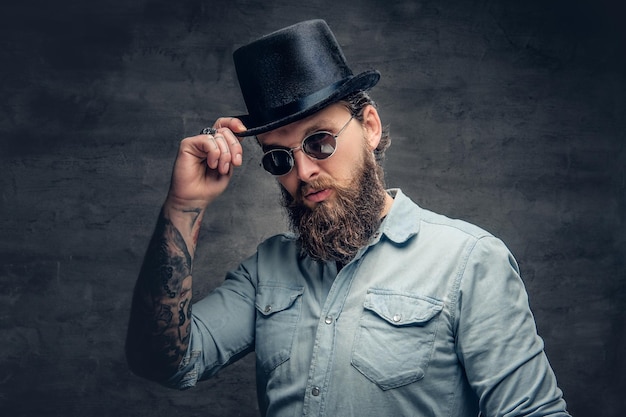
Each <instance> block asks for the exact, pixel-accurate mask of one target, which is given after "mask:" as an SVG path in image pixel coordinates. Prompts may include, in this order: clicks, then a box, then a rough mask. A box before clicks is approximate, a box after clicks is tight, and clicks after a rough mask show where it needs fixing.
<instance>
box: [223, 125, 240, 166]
mask: <svg viewBox="0 0 626 417" xmlns="http://www.w3.org/2000/svg"><path fill="white" fill-rule="evenodd" d="M219 132H220V134H221V135H223V138H224V143H225V144H226V146H227V147H228V150H229V152H230V154H231V163H232V164H233V165H236V166H240V165H241V164H242V161H243V148H242V146H241V142H240V140H241V139H239V138H238V137H237V136H235V135H234V134H233V132H232V131H231V130H230V129H220V131H219Z"/></svg>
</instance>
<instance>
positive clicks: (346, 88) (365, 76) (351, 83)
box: [235, 70, 380, 137]
mask: <svg viewBox="0 0 626 417" xmlns="http://www.w3.org/2000/svg"><path fill="white" fill-rule="evenodd" d="M379 80H380V72H378V71H376V70H370V71H365V72H362V73H361V74H358V75H355V76H353V77H350V78H347V79H346V80H345V81H344V82H343V83H341V84H340V85H339V86H338V87H337V88H336V89H335V90H334V91H332V92H331V93H329V94H328V95H327V96H326V97H324V98H322V99H320V100H317V101H315V102H314V103H311V104H310V105H308V106H307V107H306V108H304V109H302V110H300V111H297V112H295V113H293V114H290V115H288V116H285V117H282V118H280V119H278V120H275V121H272V122H270V123H266V124H263V125H261V126H254V127H249V125H251V124H252V125H254V121H252V120H251V118H250V116H249V115H241V116H235V117H237V118H238V119H240V120H241V121H242V122H243V124H244V126H246V127H248V130H245V131H243V132H235V135H237V136H239V137H245V136H255V135H259V134H261V133H265V132H269V131H270V130H274V129H278V128H279V127H282V126H285V125H288V124H289V123H293V122H296V121H298V120H301V119H304V118H305V117H307V116H310V115H311V114H313V113H315V112H317V111H319V110H321V109H323V108H324V107H326V106H328V105H330V104H333V103H335V102H337V101H340V100H341V99H342V98H344V97H346V96H347V95H349V94H351V93H354V92H356V91H366V90H369V89H370V88H372V87H373V86H375V85H376V84H377V83H378V81H379Z"/></svg>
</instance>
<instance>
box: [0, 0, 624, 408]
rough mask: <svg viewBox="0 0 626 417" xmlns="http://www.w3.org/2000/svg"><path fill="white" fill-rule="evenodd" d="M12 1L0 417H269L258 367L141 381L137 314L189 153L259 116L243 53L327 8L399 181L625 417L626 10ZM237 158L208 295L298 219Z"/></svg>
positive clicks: (339, 1) (202, 281) (2, 181)
mask: <svg viewBox="0 0 626 417" xmlns="http://www.w3.org/2000/svg"><path fill="white" fill-rule="evenodd" d="M6 3H8V2H3V4H2V6H0V97H1V99H0V138H1V142H0V172H1V175H0V190H1V193H2V194H1V196H2V199H1V201H0V337H1V339H2V341H3V343H1V344H0V414H2V415H11V416H79V415H80V416H95V417H99V416H148V415H150V416H154V415H157V416H159V415H172V416H256V415H257V410H256V398H255V390H254V381H253V367H254V360H253V358H252V357H251V356H250V357H247V358H245V359H244V360H243V361H241V362H239V363H237V364H235V365H233V366H232V367H231V368H230V369H228V370H226V371H224V372H223V373H221V374H220V375H219V376H218V377H217V378H215V379H213V380H211V381H208V382H205V383H203V384H201V385H200V386H198V387H197V388H196V389H194V390H191V391H186V392H176V391H171V390H167V389H164V388H161V387H160V386H157V385H155V384H152V383H149V382H146V381H143V380H141V379H139V378H137V377H135V376H134V375H132V374H130V372H129V371H128V370H127V368H126V364H125V361H124V356H123V339H124V333H125V327H126V320H127V316H128V311H129V303H130V297H131V291H132V287H133V284H134V280H135V277H136V275H137V272H138V270H139V266H140V264H141V260H142V257H143V253H144V251H145V248H146V246H147V244H148V239H149V236H150V234H151V232H152V229H153V225H154V222H155V220H156V217H157V214H158V211H159V207H160V204H161V202H162V201H163V198H164V197H165V194H166V192H167V187H168V179H169V173H170V168H171V164H172V162H173V159H174V156H175V152H176V148H177V143H178V141H179V140H180V139H181V138H183V137H185V136H187V135H191V134H195V133H196V132H197V131H198V130H199V129H200V128H202V127H204V126H205V125H208V124H211V123H212V121H213V120H214V119H215V118H216V117H217V116H220V115H225V114H226V115H229V114H238V113H241V112H244V111H245V109H244V107H243V105H242V101H241V99H240V96H239V92H238V87H237V82H236V80H235V78H234V71H233V68H232V64H231V62H232V61H231V53H232V51H233V50H234V49H235V48H236V47H237V46H239V45H241V44H243V43H246V42H248V41H250V40H252V39H253V38H255V37H257V36H259V35H261V34H264V33H267V32H269V31H272V30H275V29H277V28H280V27H283V26H286V25H288V24H291V23H294V22H296V21H299V20H304V19H308V18H313V17H321V18H324V19H326V20H327V21H328V22H329V24H330V26H331V27H332V28H333V30H334V31H335V33H336V35H337V36H338V38H339V40H340V42H341V43H342V45H343V46H344V51H345V53H346V55H347V57H348V60H349V61H350V62H351V64H352V66H353V67H354V68H355V69H356V70H357V71H360V70H363V69H366V68H370V67H374V68H377V69H379V70H380V71H381V72H382V73H383V78H382V80H381V82H380V83H379V85H378V86H377V87H376V88H375V89H374V90H373V96H374V98H375V99H377V101H378V102H379V104H380V110H381V114H382V117H383V121H384V122H385V123H387V124H389V125H390V126H391V132H392V136H393V139H394V143H393V145H392V148H391V149H390V151H389V155H388V160H387V180H388V184H389V185H390V186H400V187H402V188H403V190H404V191H405V193H407V194H408V195H410V196H411V197H413V198H414V199H415V200H416V201H418V202H419V203H420V204H421V205H422V206H424V207H427V208H430V209H433V210H435V211H438V212H441V213H444V214H447V215H450V216H453V217H461V218H464V219H466V220H469V221H471V222H474V223H476V224H478V225H480V226H482V227H484V228H486V229H488V230H490V231H491V232H493V233H494V234H496V235H497V236H499V237H501V238H502V239H503V240H504V241H505V242H507V244H508V245H509V247H510V248H511V250H512V251H513V253H514V254H515V255H516V257H517V259H518V261H519V263H520V266H521V269H522V273H523V278H524V281H525V282H526V285H527V288H528V291H529V294H530V301H531V306H532V308H533V310H534V313H535V316H536V320H537V324H538V327H539V330H540V333H541V334H542V336H543V337H544V339H545V342H546V350H547V353H548V356H549V358H550V360H551V362H552V364H553V367H554V369H555V371H556V373H557V377H558V379H559V383H560V385H561V387H562V388H563V390H564V392H565V396H566V400H567V401H568V404H569V406H570V410H571V412H572V413H574V414H575V415H576V416H579V417H584V416H621V415H623V411H622V410H623V409H624V408H625V407H626V402H625V397H624V395H623V393H624V392H626V378H625V377H624V375H626V361H625V360H624V355H623V353H624V344H625V343H626V340H625V338H626V336H625V335H626V317H625V311H626V282H625V281H626V268H625V263H624V257H625V255H626V250H625V243H626V242H625V241H626V225H625V217H626V215H625V213H626V185H625V182H626V177H625V171H624V165H625V163H626V152H625V149H624V142H625V140H626V118H625V115H626V75H625V74H626V60H625V58H624V56H625V53H626V29H623V21H624V17H625V16H626V14H625V7H624V6H623V2H618V1H610V0H600V1H592V0H580V1H573V2H572V1H567V2H566V1H564V0H556V1H542V0H528V1H517V2H515V1H496V0H493V1H488V0H487V1H467V0H450V1H443V0H441V1H426V0H425V1H409V0H401V1H387V2H382V1H378V0H370V1H358V0H332V1H331V0H323V1H318V2H311V4H306V3H301V2H293V1H290V0H280V1H269V0H234V1H233V0H230V1H210V0H207V1H200V0H183V1H169V0H136V1H126V2H120V1H113V0H91V1H82V0H80V1H79V0H61V1H56V2H50V1H43V0H31V1H28V0H24V1H21V2H12V3H14V4H13V5H8V4H6ZM618 3H620V5H618ZM244 149H245V152H246V154H245V160H246V162H247V163H246V164H245V167H243V168H242V169H240V170H239V171H238V172H237V173H236V175H235V177H234V180H233V182H232V185H231V187H230V189H229V190H228V191H227V193H226V194H225V195H224V196H223V198H222V199H221V200H220V201H219V202H217V203H216V204H215V205H214V206H213V208H212V212H211V213H210V214H209V215H208V216H207V217H206V219H205V222H204V229H203V232H202V234H201V238H200V246H199V253H198V259H199V262H198V264H197V268H196V273H195V277H196V280H195V287H194V295H195V296H196V297H201V296H202V295H203V294H205V293H206V292H207V291H209V290H210V288H212V287H214V286H215V285H217V284H218V283H219V282H220V281H221V279H222V277H223V274H224V271H225V270H226V269H228V268H230V267H233V266H235V265H236V263H237V261H238V260H240V259H241V258H242V257H244V256H246V255H248V254H250V253H251V252H252V251H253V250H254V248H255V246H256V244H257V243H258V242H259V241H260V240H261V239H262V238H264V237H267V236H269V235H271V234H272V233H274V232H277V231H280V230H282V229H283V227H284V220H283V218H282V215H281V212H280V210H279V209H278V207H277V204H276V197H277V192H276V187H275V185H274V184H273V181H272V179H271V178H269V177H267V176H266V175H264V173H263V172H262V170H261V169H260V168H259V166H258V163H257V161H258V158H259V155H260V152H259V150H258V149H257V148H256V147H255V145H254V144H252V143H251V142H246V143H245V144H244Z"/></svg>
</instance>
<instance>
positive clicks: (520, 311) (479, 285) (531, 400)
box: [456, 236, 569, 417]
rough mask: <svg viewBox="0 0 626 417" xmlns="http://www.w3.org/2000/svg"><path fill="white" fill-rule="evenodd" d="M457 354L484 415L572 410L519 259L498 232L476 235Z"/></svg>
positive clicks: (462, 292)
mask: <svg viewBox="0 0 626 417" xmlns="http://www.w3.org/2000/svg"><path fill="white" fill-rule="evenodd" d="M456 307H457V308H456V329H457V336H456V337H457V355H458V357H459V359H460V361H461V362H462V363H463V365H464V367H465V371H466V374H467V377H468V380H469V382H470V384H471V385H472V387H473V389H474V391H475V392H476V394H477V396H478V398H479V404H480V410H481V413H482V416H485V417H492V416H507V417H511V416H533V417H537V416H568V415H569V414H568V413H567V412H566V411H565V407H566V406H565V401H564V400H563V398H562V392H561V390H560V389H559V388H558V387H557V383H556V377H555V375H554V372H553V371H552V369H551V367H550V364H549V363H548V359H547V357H546V355H545V353H544V350H543V348H544V344H543V340H542V339H541V338H540V337H539V336H538V334H537V330H536V326H535V320H534V318H533V315H532V313H531V311H530V307H529V303H528V296H527V293H526V290H525V288H524V284H523V283H522V280H521V279H520V276H519V269H518V266H517V263H516V262H515V259H514V258H513V256H512V255H511V253H510V252H509V251H508V249H507V248H506V247H505V245H504V244H503V243H502V242H501V241H500V240H498V239H496V238H494V237H491V236H489V237H483V238H481V239H478V240H477V241H476V244H475V246H474V248H473V249H472V251H471V252H470V253H469V255H468V259H467V263H466V266H465V269H464V271H463V274H462V278H461V282H460V288H459V299H458V304H457V306H456Z"/></svg>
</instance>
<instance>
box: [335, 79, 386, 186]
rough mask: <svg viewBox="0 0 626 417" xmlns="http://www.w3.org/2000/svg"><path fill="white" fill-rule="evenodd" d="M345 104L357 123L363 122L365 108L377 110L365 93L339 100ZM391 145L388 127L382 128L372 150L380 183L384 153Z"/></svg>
mask: <svg viewBox="0 0 626 417" xmlns="http://www.w3.org/2000/svg"><path fill="white" fill-rule="evenodd" d="M341 101H342V102H343V103H345V105H346V107H347V108H348V110H349V111H350V114H352V116H354V118H355V119H357V120H358V121H359V122H363V110H364V109H365V107H366V106H368V105H370V106H373V107H374V108H377V106H376V102H374V100H372V98H371V97H370V96H369V94H368V93H367V92H365V91H356V92H354V93H351V94H350V95H348V96H346V97H344V98H343V99H342V100H341ZM389 145H391V137H390V136H389V127H388V126H383V131H382V134H381V136H380V142H378V146H377V147H376V149H374V158H375V160H376V163H377V165H378V175H379V177H380V179H381V181H382V180H383V179H384V175H383V169H382V163H383V160H384V159H385V151H386V150H387V148H389Z"/></svg>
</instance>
